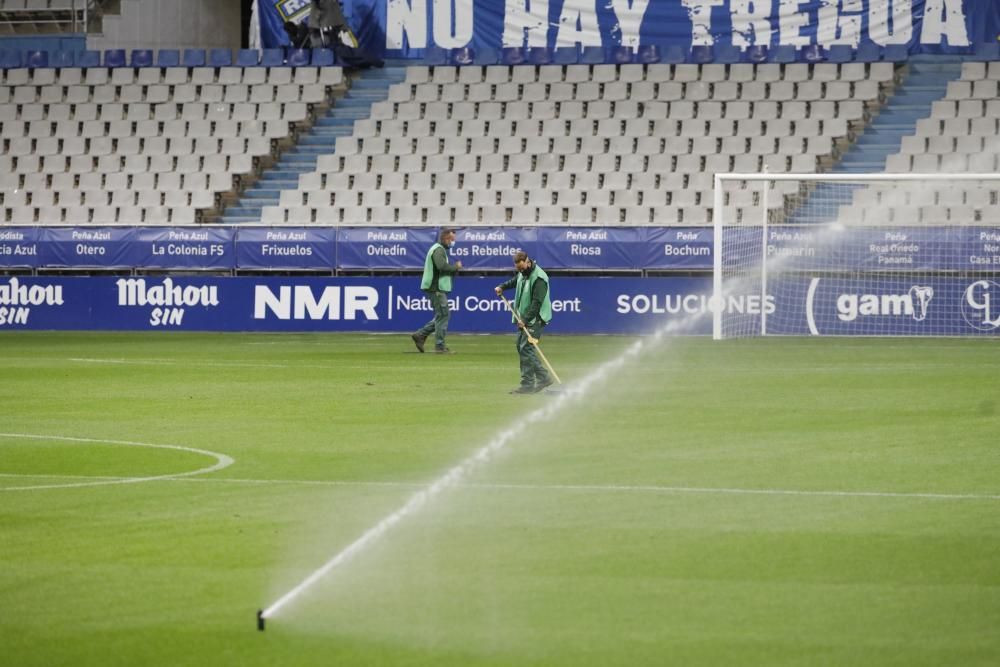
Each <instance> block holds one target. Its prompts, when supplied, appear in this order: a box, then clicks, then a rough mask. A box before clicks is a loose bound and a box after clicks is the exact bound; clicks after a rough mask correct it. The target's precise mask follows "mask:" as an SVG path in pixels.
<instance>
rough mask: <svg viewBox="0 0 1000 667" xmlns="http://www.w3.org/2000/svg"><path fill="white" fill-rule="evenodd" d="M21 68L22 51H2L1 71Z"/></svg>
mask: <svg viewBox="0 0 1000 667" xmlns="http://www.w3.org/2000/svg"><path fill="white" fill-rule="evenodd" d="M20 66H21V51H20V49H0V69H16V68H18V67H20Z"/></svg>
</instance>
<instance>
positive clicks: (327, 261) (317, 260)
mask: <svg viewBox="0 0 1000 667" xmlns="http://www.w3.org/2000/svg"><path fill="white" fill-rule="evenodd" d="M336 242H337V235H336V231H335V230H333V229H328V228H307V227H299V228H292V227H275V228H261V227H246V228H240V229H239V230H237V234H236V268H239V269H247V270H262V271H274V270H300V271H330V270H331V269H332V268H333V267H334V266H336Z"/></svg>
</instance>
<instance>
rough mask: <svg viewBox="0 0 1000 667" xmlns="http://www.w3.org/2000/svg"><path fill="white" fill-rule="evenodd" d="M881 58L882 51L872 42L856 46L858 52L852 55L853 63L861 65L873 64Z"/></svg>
mask: <svg viewBox="0 0 1000 667" xmlns="http://www.w3.org/2000/svg"><path fill="white" fill-rule="evenodd" d="M881 58H882V50H881V49H880V48H879V46H878V44H874V43H872V42H865V43H863V44H861V45H860V46H858V50H857V51H856V52H855V53H854V61H855V62H862V63H875V62H878V61H879V60H880V59H881Z"/></svg>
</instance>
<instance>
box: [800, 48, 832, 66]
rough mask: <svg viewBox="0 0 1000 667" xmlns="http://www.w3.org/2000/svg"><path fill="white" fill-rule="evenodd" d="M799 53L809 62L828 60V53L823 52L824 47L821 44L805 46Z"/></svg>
mask: <svg viewBox="0 0 1000 667" xmlns="http://www.w3.org/2000/svg"><path fill="white" fill-rule="evenodd" d="M799 53H800V55H801V56H802V59H803V60H805V61H806V62H807V63H819V62H823V61H824V60H826V54H825V53H823V48H822V47H821V46H820V45H819V44H810V45H808V46H804V47H802V50H801V51H800V52H799Z"/></svg>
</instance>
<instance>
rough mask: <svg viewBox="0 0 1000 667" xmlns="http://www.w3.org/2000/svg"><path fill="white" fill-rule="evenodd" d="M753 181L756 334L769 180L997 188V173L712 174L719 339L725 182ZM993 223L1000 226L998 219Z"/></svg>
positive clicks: (764, 276)
mask: <svg viewBox="0 0 1000 667" xmlns="http://www.w3.org/2000/svg"><path fill="white" fill-rule="evenodd" d="M740 181H742V182H757V183H762V184H763V186H764V187H763V190H762V194H761V203H762V206H763V211H762V215H761V219H760V226H761V240H762V253H761V257H760V285H761V289H760V295H759V296H760V298H761V304H762V307H761V312H760V331H759V332H758V335H760V336H764V335H767V333H768V332H767V315H766V308H764V307H763V304H764V299H765V298H766V296H767V282H768V262H767V251H766V248H767V238H768V231H769V224H770V221H769V211H768V197H769V192H770V190H771V183H774V182H779V181H797V182H814V183H824V182H827V183H849V184H856V185H865V184H872V183H879V182H921V181H923V182H928V181H942V182H966V181H980V182H982V181H996V182H997V189H998V190H1000V173H950V174H949V173H946V174H941V173H936V174H933V173H926V174H915V173H900V174H896V173H887V172H880V173H872V174H845V173H825V174H824V173H780V174H772V173H767V172H759V173H739V172H732V173H718V174H716V175H715V180H714V187H713V202H712V207H713V212H712V227H713V232H714V235H713V270H712V300H711V303H712V308H711V310H712V338H713V339H715V340H721V339H722V338H723V328H722V326H723V315H724V311H725V308H726V305H725V304H726V297H727V295H726V289H725V284H724V280H723V265H722V260H723V253H722V248H723V230H724V228H725V227H726V226H727V225H731V224H732V223H731V222H730V221H728V220H726V218H725V215H726V208H725V206H724V195H725V192H726V189H725V185H726V184H727V183H733V182H740ZM751 224H752V223H751ZM996 226H998V227H1000V220H997V222H996Z"/></svg>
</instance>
